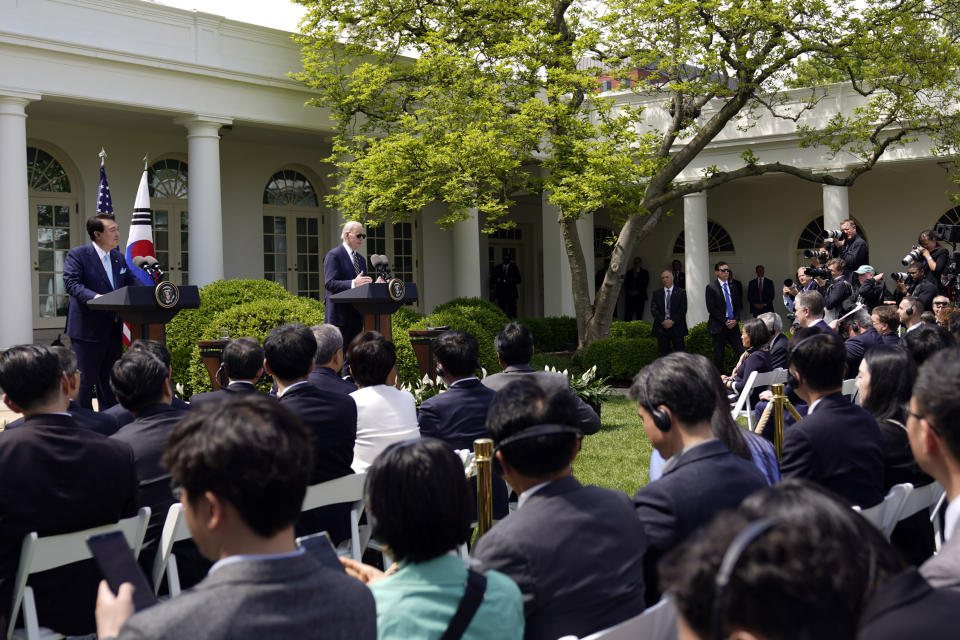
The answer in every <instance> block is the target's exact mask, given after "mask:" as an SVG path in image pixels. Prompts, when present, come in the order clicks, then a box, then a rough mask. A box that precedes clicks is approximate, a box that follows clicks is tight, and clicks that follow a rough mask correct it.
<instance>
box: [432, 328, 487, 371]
mask: <svg viewBox="0 0 960 640" xmlns="http://www.w3.org/2000/svg"><path fill="white" fill-rule="evenodd" d="M433 352H434V354H436V356H437V362H439V363H440V366H442V367H443V368H444V370H446V372H447V373H448V374H450V375H452V376H469V375H473V374H474V373H475V372H476V370H477V364H478V362H477V358H478V357H479V354H480V347H479V345H477V339H476V338H474V337H473V336H472V335H470V334H469V333H467V332H466V331H444V332H443V333H441V334H440V335H439V336H438V337H437V340H436V342H434V343H433Z"/></svg>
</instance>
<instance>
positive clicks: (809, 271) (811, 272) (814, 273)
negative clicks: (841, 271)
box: [803, 267, 830, 280]
mask: <svg viewBox="0 0 960 640" xmlns="http://www.w3.org/2000/svg"><path fill="white" fill-rule="evenodd" d="M803 272H804V273H805V274H806V275H808V276H810V277H811V278H824V279H825V280H830V270H829V269H814V268H812V267H807V268H806V269H804V270H803Z"/></svg>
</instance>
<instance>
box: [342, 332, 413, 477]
mask: <svg viewBox="0 0 960 640" xmlns="http://www.w3.org/2000/svg"><path fill="white" fill-rule="evenodd" d="M347 360H348V361H349V362H350V371H351V372H352V373H353V379H354V381H355V382H356V383H357V386H358V387H359V389H357V390H356V391H354V392H353V393H351V394H350V397H351V398H353V400H354V401H355V402H356V403H357V443H356V445H355V446H354V450H353V469H354V471H356V472H357V473H360V472H363V471H366V470H367V467H369V466H370V463H372V462H373V459H374V458H376V457H377V456H378V455H379V454H380V452H381V451H383V450H384V449H386V448H387V446H388V445H390V444H392V443H394V442H403V441H404V440H409V439H410V438H419V437H420V429H419V428H418V427H417V403H416V401H415V400H414V399H413V396H412V395H410V393H409V392H408V391H402V390H400V389H397V388H396V387H394V386H391V385H388V384H387V378H388V377H389V376H390V374H391V373H393V372H394V367H395V366H396V364H397V350H396V347H394V345H393V343H392V342H390V341H389V340H387V339H386V338H384V337H383V336H382V335H381V334H379V333H377V332H376V331H367V332H366V333H361V334H360V335H358V336H357V337H356V338H354V339H353V342H351V343H350V348H349V349H348V350H347Z"/></svg>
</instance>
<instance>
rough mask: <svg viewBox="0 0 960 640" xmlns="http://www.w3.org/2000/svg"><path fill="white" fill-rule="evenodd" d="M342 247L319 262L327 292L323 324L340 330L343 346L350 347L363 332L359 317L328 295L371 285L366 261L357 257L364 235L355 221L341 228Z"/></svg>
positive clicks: (345, 305)
mask: <svg viewBox="0 0 960 640" xmlns="http://www.w3.org/2000/svg"><path fill="white" fill-rule="evenodd" d="M342 237H343V244H341V245H340V246H338V247H335V248H333V249H331V250H330V251H329V252H327V255H326V257H325V258H324V259H323V285H324V287H325V288H326V290H327V295H326V300H325V302H324V322H326V324H332V325H334V326H335V327H337V328H338V329H340V333H341V335H343V346H344V347H347V346H349V345H350V341H351V340H353V338H354V336H356V335H357V334H358V333H360V331H361V330H362V329H363V316H361V315H360V312H359V311H357V310H356V309H354V308H353V307H352V306H351V305H349V304H342V303H341V304H337V303H336V302H331V301H330V296H332V295H333V294H335V293H340V292H341V291H347V290H348V289H352V288H353V287H359V286H361V285H364V284H368V283H370V282H373V279H372V278H370V276H368V275H367V261H366V259H365V258H364V257H363V256H362V255H360V245H361V244H363V240H364V238H366V237H367V235H366V234H365V233H364V231H363V225H362V224H360V223H359V222H357V221H356V220H351V221H350V222H348V223H346V224H345V225H343V235H342Z"/></svg>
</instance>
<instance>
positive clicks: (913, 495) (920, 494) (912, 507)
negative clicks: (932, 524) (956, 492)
mask: <svg viewBox="0 0 960 640" xmlns="http://www.w3.org/2000/svg"><path fill="white" fill-rule="evenodd" d="M942 495H943V487H941V486H940V483H939V482H931V483H930V484H925V485H923V486H922V487H914V488H913V491H911V492H910V495H908V496H907V499H906V500H905V501H904V503H903V506H902V507H900V514H899V517H898V520H903V519H905V518H909V517H910V516H912V515H913V514H915V513H916V512H918V511H923V510H926V511H927V512H929V513H935V512H936V511H935V509H936V506H937V503H939V502H940V497H941V496H942Z"/></svg>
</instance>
